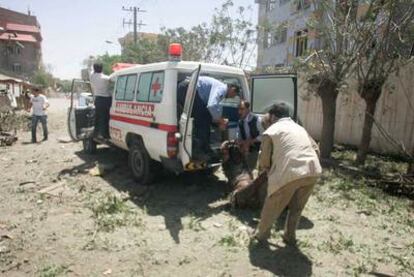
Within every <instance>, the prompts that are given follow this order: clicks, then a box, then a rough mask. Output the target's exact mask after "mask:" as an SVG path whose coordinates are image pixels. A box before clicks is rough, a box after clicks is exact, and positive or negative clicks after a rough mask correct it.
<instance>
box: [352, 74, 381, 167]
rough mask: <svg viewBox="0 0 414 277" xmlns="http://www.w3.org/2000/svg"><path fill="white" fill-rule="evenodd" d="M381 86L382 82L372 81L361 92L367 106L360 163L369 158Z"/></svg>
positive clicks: (358, 156)
mask: <svg viewBox="0 0 414 277" xmlns="http://www.w3.org/2000/svg"><path fill="white" fill-rule="evenodd" d="M381 87H382V85H381V83H380V82H372V83H371V84H370V85H368V86H366V87H365V88H363V91H362V93H361V97H362V98H363V99H364V101H365V104H366V107H365V118H364V126H363V129H362V137H361V142H360V144H359V147H358V154H357V159H356V162H357V164H359V165H363V164H364V163H365V160H366V159H367V154H368V150H369V146H370V143H371V135H372V126H373V125H374V116H375V110H376V109H377V103H378V100H379V98H380V96H381Z"/></svg>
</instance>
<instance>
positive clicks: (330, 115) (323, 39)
mask: <svg viewBox="0 0 414 277" xmlns="http://www.w3.org/2000/svg"><path fill="white" fill-rule="evenodd" d="M313 5H314V7H315V14H314V15H315V16H314V19H313V20H311V21H310V22H309V24H308V25H309V29H311V30H313V31H314V32H315V33H316V35H317V37H318V40H319V46H320V47H319V48H318V49H317V50H315V51H314V52H313V53H311V54H310V55H309V56H308V57H306V58H305V59H304V60H299V62H298V65H299V66H300V69H301V70H303V69H304V70H303V71H304V72H305V74H306V76H307V78H308V81H309V83H310V84H311V85H312V86H313V87H314V90H315V91H316V93H317V95H318V96H319V97H320V98H321V100H322V112H323V126H322V136H321V157H322V158H330V156H331V152H332V150H333V145H334V134H335V116H336V100H337V98H338V95H339V93H340V92H341V91H342V89H343V88H344V87H345V86H346V82H347V79H348V76H349V75H350V74H351V71H352V69H353V65H354V63H355V61H356V58H357V54H356V53H358V52H359V50H360V48H361V45H359V44H357V43H353V41H355V35H358V32H357V29H358V22H357V9H358V1H357V0H334V1H313Z"/></svg>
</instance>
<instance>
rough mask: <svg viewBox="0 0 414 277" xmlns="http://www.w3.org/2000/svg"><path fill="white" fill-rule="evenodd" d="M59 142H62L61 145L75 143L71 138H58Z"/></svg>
mask: <svg viewBox="0 0 414 277" xmlns="http://www.w3.org/2000/svg"><path fill="white" fill-rule="evenodd" d="M57 141H58V142H60V143H71V142H73V140H71V139H70V138H58V139H57Z"/></svg>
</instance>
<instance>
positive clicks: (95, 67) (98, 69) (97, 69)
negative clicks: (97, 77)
mask: <svg viewBox="0 0 414 277" xmlns="http://www.w3.org/2000/svg"><path fill="white" fill-rule="evenodd" d="M102 70H103V65H102V64H101V63H94V64H93V71H94V72H95V73H102Z"/></svg>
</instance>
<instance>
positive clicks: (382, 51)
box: [356, 0, 414, 164]
mask: <svg viewBox="0 0 414 277" xmlns="http://www.w3.org/2000/svg"><path fill="white" fill-rule="evenodd" d="M413 20H414V5H413V3H412V1H410V0H373V1H372V2H371V6H370V7H369V10H368V11H367V13H366V14H365V15H364V17H363V18H361V19H360V22H361V24H360V28H359V30H358V31H359V32H361V33H362V34H363V35H362V36H360V38H362V39H363V40H361V41H359V42H357V43H358V44H360V45H362V46H364V48H363V49H362V51H361V52H360V53H359V54H360V55H358V59H357V63H356V71H357V76H358V93H359V95H360V96H361V97H362V99H363V100H364V102H365V104H366V109H365V119H364V127H363V131H362V137H361V142H360V145H359V149H358V155H357V162H358V163H359V164H363V163H364V162H365V160H366V157H367V153H368V150H369V145H370V142H371V132H372V127H373V124H374V115H375V111H376V107H377V102H378V100H379V98H380V97H381V95H382V92H383V88H384V84H385V83H386V81H387V80H388V78H389V76H391V75H392V74H393V73H395V72H396V71H397V70H398V69H399V68H401V67H403V66H404V65H405V64H406V63H408V62H412V61H413V60H412V59H411V60H410V50H411V47H412V44H413V39H414V21H413Z"/></svg>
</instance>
